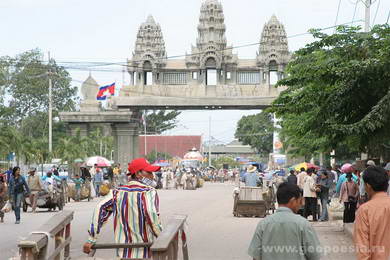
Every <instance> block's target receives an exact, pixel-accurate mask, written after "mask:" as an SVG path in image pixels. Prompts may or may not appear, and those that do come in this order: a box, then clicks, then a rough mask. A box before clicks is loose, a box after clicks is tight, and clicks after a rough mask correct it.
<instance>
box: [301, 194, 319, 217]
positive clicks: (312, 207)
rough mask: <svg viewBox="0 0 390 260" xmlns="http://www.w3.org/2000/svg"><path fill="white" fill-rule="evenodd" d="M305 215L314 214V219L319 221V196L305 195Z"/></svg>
mask: <svg viewBox="0 0 390 260" xmlns="http://www.w3.org/2000/svg"><path fill="white" fill-rule="evenodd" d="M303 215H304V217H305V218H307V217H308V216H309V215H312V216H313V220H314V221H317V198H309V197H305V209H304V211H303Z"/></svg>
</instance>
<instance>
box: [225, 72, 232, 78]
mask: <svg viewBox="0 0 390 260" xmlns="http://www.w3.org/2000/svg"><path fill="white" fill-rule="evenodd" d="M226 79H232V73H231V72H230V71H228V72H226Z"/></svg>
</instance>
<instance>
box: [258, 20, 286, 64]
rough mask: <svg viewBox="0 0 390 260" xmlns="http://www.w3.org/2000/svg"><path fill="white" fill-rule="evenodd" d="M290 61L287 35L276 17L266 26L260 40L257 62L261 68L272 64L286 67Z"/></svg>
mask: <svg viewBox="0 0 390 260" xmlns="http://www.w3.org/2000/svg"><path fill="white" fill-rule="evenodd" d="M289 59H290V52H289V51H288V41H287V34H286V31H285V29H284V26H283V24H281V23H280V22H279V21H278V19H277V18H276V16H275V15H272V17H271V19H270V20H269V21H268V23H266V24H265V25H264V28H263V32H262V34H261V39H260V47H259V53H258V56H257V62H258V65H259V66H267V65H269V63H270V62H273V61H274V63H275V62H276V64H277V65H282V66H285V65H286V64H287V63H288V61H289Z"/></svg>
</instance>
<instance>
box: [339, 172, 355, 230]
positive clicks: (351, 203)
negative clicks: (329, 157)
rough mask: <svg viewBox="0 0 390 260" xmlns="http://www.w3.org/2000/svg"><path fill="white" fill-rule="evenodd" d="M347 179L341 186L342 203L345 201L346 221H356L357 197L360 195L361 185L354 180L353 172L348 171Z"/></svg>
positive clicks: (344, 219) (344, 217) (344, 218)
mask: <svg viewBox="0 0 390 260" xmlns="http://www.w3.org/2000/svg"><path fill="white" fill-rule="evenodd" d="M346 177H347V181H346V182H344V183H343V184H342V186H341V191H340V203H342V202H344V215H343V222H344V223H353V222H354V221H355V211H356V205H357V199H358V197H359V186H358V185H357V184H356V183H355V182H354V181H353V180H352V173H347V176H346Z"/></svg>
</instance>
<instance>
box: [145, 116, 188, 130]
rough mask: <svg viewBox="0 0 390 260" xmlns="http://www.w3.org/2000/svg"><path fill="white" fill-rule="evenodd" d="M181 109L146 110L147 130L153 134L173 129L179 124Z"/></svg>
mask: <svg viewBox="0 0 390 260" xmlns="http://www.w3.org/2000/svg"><path fill="white" fill-rule="evenodd" d="M180 113H181V112H180V111H175V110H174V111H168V110H152V111H146V118H145V121H146V132H147V133H153V134H162V133H163V132H165V131H167V130H170V129H173V128H175V127H176V125H177V117H178V116H179V115H180Z"/></svg>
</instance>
